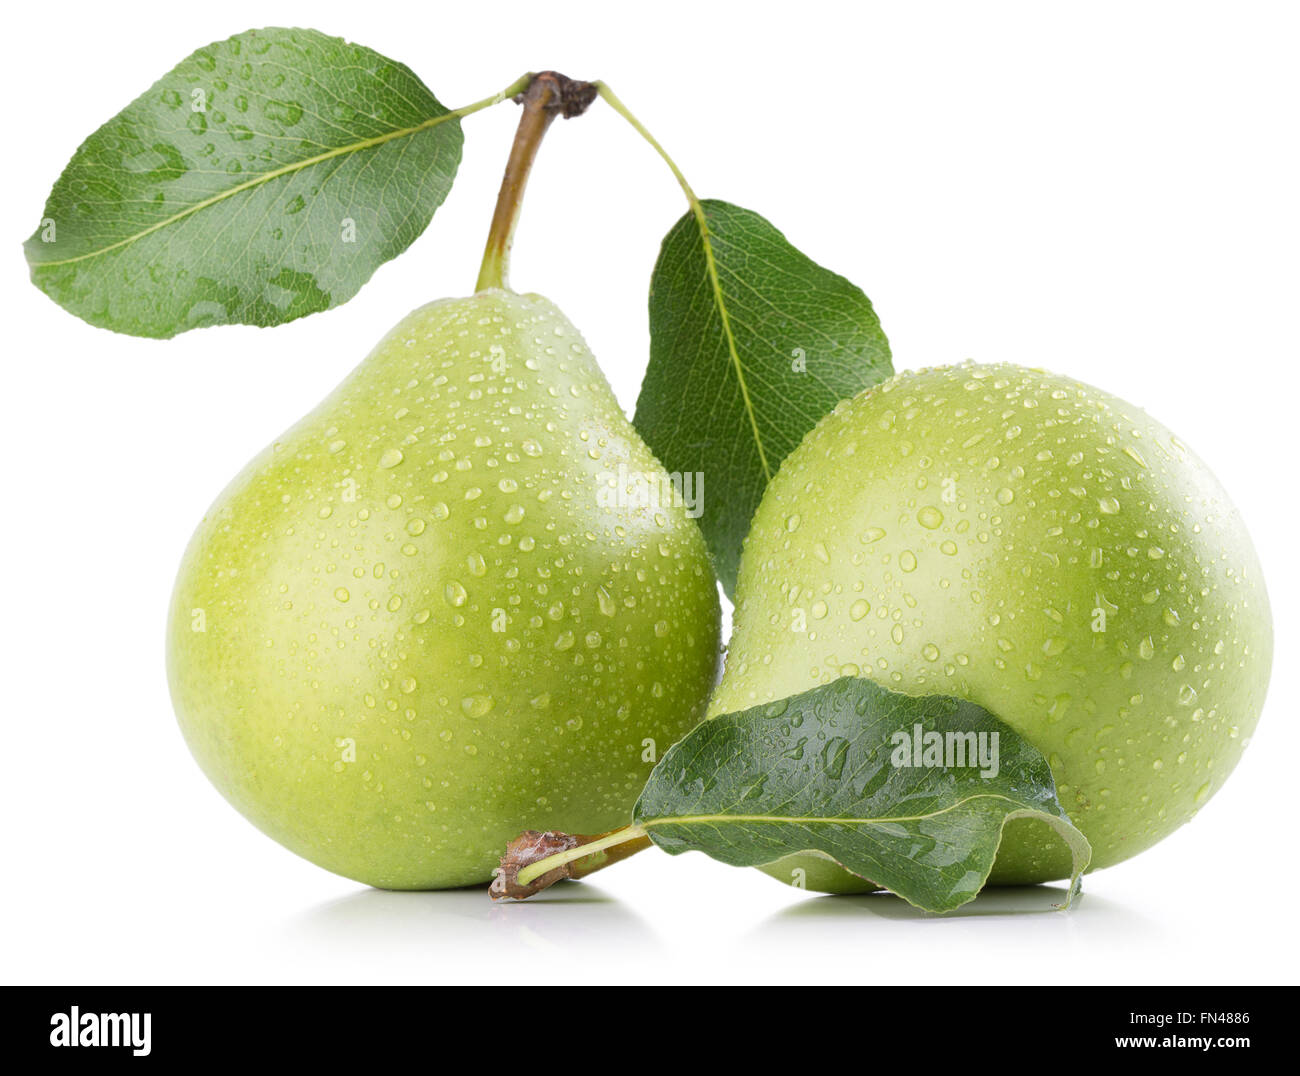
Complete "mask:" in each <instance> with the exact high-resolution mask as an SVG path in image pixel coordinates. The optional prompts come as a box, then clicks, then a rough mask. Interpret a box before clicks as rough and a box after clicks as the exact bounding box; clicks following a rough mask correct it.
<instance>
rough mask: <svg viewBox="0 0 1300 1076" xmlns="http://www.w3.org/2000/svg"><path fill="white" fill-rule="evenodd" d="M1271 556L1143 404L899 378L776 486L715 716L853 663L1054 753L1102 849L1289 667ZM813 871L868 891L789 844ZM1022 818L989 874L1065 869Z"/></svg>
mask: <svg viewBox="0 0 1300 1076" xmlns="http://www.w3.org/2000/svg"><path fill="white" fill-rule="evenodd" d="M1272 647H1273V638H1272V625H1271V620H1270V616H1269V605H1268V598H1267V595H1266V593H1265V589H1264V581H1263V577H1262V575H1261V571H1260V566H1259V562H1258V560H1257V559H1256V555H1255V551H1254V548H1253V547H1252V545H1251V541H1250V537H1249V535H1248V534H1247V533H1246V529H1245V527H1244V526H1243V524H1242V521H1241V518H1240V517H1239V516H1238V514H1237V512H1236V510H1235V509H1234V508H1233V506H1232V504H1231V502H1230V501H1229V500H1228V497H1227V494H1225V493H1224V491H1223V489H1222V487H1221V486H1220V485H1219V483H1218V482H1217V481H1216V480H1215V478H1214V476H1213V475H1212V474H1211V473H1210V472H1209V470H1208V469H1207V468H1206V466H1205V464H1203V463H1202V462H1201V461H1200V460H1199V459H1198V458H1197V457H1196V456H1195V455H1194V454H1193V453H1192V452H1191V450H1190V449H1188V448H1187V446H1186V445H1184V444H1183V443H1182V442H1181V441H1180V440H1178V439H1177V438H1176V437H1175V436H1174V435H1173V434H1171V433H1170V432H1169V431H1168V430H1167V429H1165V428H1164V427H1163V426H1161V425H1160V424H1159V423H1157V422H1155V421H1153V420H1152V419H1150V418H1149V417H1148V416H1147V415H1146V414H1145V413H1144V412H1142V411H1141V410H1139V409H1138V408H1135V407H1133V406H1131V405H1129V404H1127V403H1125V402H1124V401H1122V400H1118V399H1116V398H1115V397H1113V396H1109V395H1106V394H1105V393H1103V392H1100V391H1098V390H1097V389H1094V388H1091V387H1090V386H1087V385H1084V384H1081V383H1079V382H1077V381H1072V380H1070V379H1069V378H1065V377H1057V376H1054V375H1051V374H1047V373H1043V372H1041V371H1038V370H1029V369H1025V368H1023V367H1018V366H1010V365H995V366H975V365H969V364H967V365H963V366H957V367H948V368H940V369H930V370H923V371H919V372H914V373H903V374H900V375H898V376H897V377H895V378H893V379H892V380H890V381H888V382H886V383H884V384H883V385H880V386H877V387H876V388H873V389H871V390H868V391H866V392H864V393H862V394H861V395H859V396H857V397H856V398H854V399H853V400H851V401H848V402H846V403H844V404H841V405H840V406H839V407H838V408H836V410H835V411H834V412H832V413H831V414H830V415H828V416H826V417H825V418H824V419H823V420H822V421H821V423H820V424H819V425H818V426H817V427H816V428H814V429H813V430H812V432H810V433H809V434H808V436H807V437H806V438H805V439H804V441H803V443H802V444H801V445H800V446H799V447H798V448H797V449H796V450H795V451H794V452H792V453H791V454H790V455H789V457H788V458H787V459H786V460H785V461H784V463H783V464H782V466H781V468H780V471H779V472H778V474H777V475H776V476H775V478H774V479H773V481H772V483H771V484H770V486H769V487H768V489H767V491H766V493H765V495H764V497H763V500H762V503H761V504H760V506H759V508H758V510H757V512H756V514H755V517H754V521H753V527H752V530H751V532H750V534H749V537H748V539H747V540H746V543H745V547H744V554H743V559H742V561H741V566H740V575H739V580H738V584H737V602H736V610H735V630H734V634H733V636H732V639H731V642H730V644H729V647H728V655H727V662H726V667H725V670H724V673H723V677H722V681H721V683H720V685H719V687H718V688H717V690H716V692H715V694H714V696H713V699H712V701H711V704H710V716H713V715H716V714H719V713H724V712H729V711H735V710H739V709H742V708H743V707H747V706H752V705H754V704H756V703H758V702H761V701H764V700H769V699H778V698H782V697H785V696H788V695H791V694H793V693H795V692H799V691H804V690H807V689H808V688H810V687H813V686H814V685H817V684H821V683H825V682H827V681H829V680H833V679H835V678H837V677H840V676H844V675H852V676H864V677H869V678H871V679H873V680H876V681H878V682H879V683H881V684H882V685H884V686H886V687H888V688H891V689H892V690H895V691H903V692H907V693H909V694H917V695H919V694H935V693H939V694H951V695H958V696H961V697H962V698H965V699H969V700H971V701H973V702H976V703H978V704H979V705H981V706H984V707H986V708H987V709H989V710H990V711H992V712H993V713H995V714H997V715H998V716H1000V717H1001V718H1002V719H1003V720H1004V721H1006V722H1007V723H1008V724H1010V725H1011V726H1013V727H1014V728H1015V729H1016V730H1017V731H1018V732H1019V733H1020V734H1022V735H1023V736H1025V737H1026V738H1027V739H1028V740H1029V741H1030V742H1031V743H1032V744H1034V745H1035V746H1036V747H1037V748H1038V750H1039V751H1041V752H1042V754H1043V755H1044V756H1045V757H1046V758H1047V760H1048V761H1049V763H1050V765H1051V768H1052V772H1053V774H1054V776H1055V779H1056V782H1057V791H1058V794H1059V796H1060V799H1061V803H1062V806H1064V807H1065V808H1066V810H1067V811H1068V812H1069V814H1070V816H1071V818H1072V819H1073V820H1074V822H1075V823H1076V824H1077V825H1078V827H1079V828H1080V829H1081V830H1082V831H1083V833H1084V834H1085V835H1086V836H1087V838H1088V840H1089V841H1090V842H1091V844H1092V849H1093V860H1092V865H1093V867H1094V868H1098V867H1105V866H1108V865H1110V864H1113V863H1118V862H1119V861H1121V860H1123V859H1125V858H1127V857H1129V856H1132V855H1134V854H1135V853H1137V852H1140V851H1142V850H1143V849H1145V848H1148V847H1150V846H1151V845H1153V844H1155V843H1156V842H1157V841H1159V840H1160V839H1161V838H1163V837H1165V836H1167V835H1168V834H1169V833H1171V832H1172V831H1173V830H1174V829H1176V828H1177V827H1178V826H1180V825H1182V824H1183V823H1184V822H1186V821H1187V820H1188V819H1189V818H1191V817H1192V816H1193V815H1194V814H1195V813H1196V812H1197V810H1198V809H1199V808H1200V807H1201V806H1202V805H1203V804H1204V803H1205V802H1206V801H1207V800H1208V799H1209V798H1210V797H1211V796H1212V795H1213V794H1214V793H1215V792H1216V791H1217V790H1218V789H1219V788H1220V786H1222V784H1223V782H1224V781H1225V779H1226V778H1227V776H1228V774H1229V773H1230V772H1231V771H1232V769H1233V767H1234V766H1235V765H1236V763H1237V760H1238V759H1239V757H1240V756H1241V752H1242V749H1243V748H1244V747H1245V745H1246V743H1247V741H1248V740H1249V739H1250V736H1251V733H1252V731H1253V729H1254V728H1255V723H1256V721H1257V719H1258V717H1259V713H1260V709H1261V707H1262V705H1263V702H1264V694H1265V690H1266V688H1267V685H1268V678H1269V670H1270V665H1271V661H1272ZM796 866H797V867H802V868H803V869H804V870H806V872H807V877H806V884H807V885H808V886H809V888H816V889H823V890H829V891H856V890H861V889H863V888H866V887H865V885H864V883H863V882H862V880H861V879H857V878H854V877H853V876H851V875H849V874H848V873H847V872H845V871H843V870H841V869H840V868H838V867H837V866H835V865H834V864H832V863H830V862H828V861H826V860H825V859H815V858H813V857H811V856H801V857H791V858H787V859H786V860H782V861H779V862H778V863H776V864H774V865H772V866H771V867H769V868H766V869H768V870H769V873H771V874H773V876H775V877H777V878H780V879H782V880H786V881H789V880H791V878H792V875H791V871H792V868H794V867H796ZM1069 873H1070V870H1069V858H1068V856H1067V854H1066V852H1065V849H1064V846H1063V845H1062V844H1061V842H1059V841H1058V840H1057V839H1056V838H1055V837H1054V836H1053V835H1052V834H1051V833H1050V831H1049V830H1048V829H1047V827H1046V826H1045V825H1044V824H1043V823H1041V822H1037V821H1032V820H1016V821H1012V822H1011V823H1010V824H1009V825H1008V827H1007V829H1006V831H1005V833H1004V837H1003V842H1002V845H1001V847H1000V849H999V852H998V857H997V862H996V865H995V867H994V871H993V875H992V878H991V880H992V881H993V882H995V883H1030V882H1042V881H1048V880H1052V879H1058V878H1065V877H1068V876H1069Z"/></svg>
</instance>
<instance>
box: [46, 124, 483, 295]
mask: <svg viewBox="0 0 1300 1076" xmlns="http://www.w3.org/2000/svg"><path fill="white" fill-rule="evenodd" d="M457 118H459V114H458V113H457V112H455V111H452V112H444V113H443V114H442V115H441V116H431V117H430V118H429V119H427V120H424V121H423V122H422V123H418V124H416V125H415V126H414V127H402V128H399V129H398V130H394V131H389V132H387V133H385V134H382V135H376V136H375V137H373V138H367V139H363V140H362V141H360V142H354V143H351V144H350V145H346V146H338V147H336V148H334V149H332V150H328V151H327V152H325V153H318V154H317V155H316V156H315V157H308V158H306V159H304V160H301V161H295V162H294V163H292V164H286V165H284V166H282V167H280V168H275V169H272V170H271V171H270V172H263V173H262V174H261V175H260V176H257V177H256V178H255V179H249V180H245V181H244V182H243V183H238V184H236V185H235V186H233V187H231V188H230V189H229V190H225V191H222V192H220V193H219V194H214V195H213V196H212V197H210V198H205V199H203V201H201V202H195V203H194V205H192V206H189V207H187V208H185V209H183V210H181V211H180V212H179V213H173V214H172V215H171V216H170V217H167V218H166V219H164V220H160V221H158V222H157V223H155V224H151V225H150V226H149V227H148V228H144V229H142V230H141V231H139V232H136V233H135V234H134V235H129V236H127V237H126V238H124V239H119V240H117V242H115V243H110V244H109V245H108V246H105V247H100V248H99V249H98V250H90V251H87V252H86V253H84V254H78V255H76V256H74V257H71V258H60V259H57V260H54V261H43V262H36V263H35V264H34V265H33V266H32V268H33V270H41V269H48V268H52V267H55V266H60V265H72V264H74V263H76V262H81V261H86V260H87V259H89V258H97V257H99V256H100V255H102V254H108V253H110V252H112V251H114V250H118V249H120V248H121V247H125V246H129V245H130V244H132V243H135V242H137V241H138V240H140V239H143V238H144V237H145V236H147V235H152V234H153V233H154V232H156V231H159V230H161V229H162V228H166V227H167V226H168V225H171V224H175V223H176V222H177V221H179V220H184V219H185V218H186V217H188V216H191V215H192V214H194V213H197V212H198V211H199V210H201V209H206V208H207V207H208V206H211V205H216V204H217V203H218V202H222V201H224V200H225V199H227V198H231V197H233V196H234V195H236V194H239V193H241V192H242V191H246V190H251V189H252V188H254V187H257V186H260V185H261V184H263V183H269V182H270V181H271V180H273V179H278V178H279V177H280V176H285V175H290V174H292V173H294V172H298V171H301V170H302V169H304V168H310V167H311V166H312V165H315V164H320V163H321V162H322V161H328V160H331V159H333V158H334V157H341V156H343V155H344V154H348V153H357V152H359V151H361V150H364V149H370V148H372V147H374V146H380V145H383V144H384V143H386V142H392V141H393V140H395V139H398V138H405V137H407V136H409V135H414V134H419V133H420V132H421V131H427V130H430V129H431V128H434V127H437V126H438V125H439V124H440V123H444V122H446V121H447V120H453V119H457Z"/></svg>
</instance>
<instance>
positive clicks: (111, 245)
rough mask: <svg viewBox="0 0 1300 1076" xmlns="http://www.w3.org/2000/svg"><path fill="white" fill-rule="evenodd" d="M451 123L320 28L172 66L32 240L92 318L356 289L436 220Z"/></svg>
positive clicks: (120, 119) (310, 304)
mask: <svg viewBox="0 0 1300 1076" xmlns="http://www.w3.org/2000/svg"><path fill="white" fill-rule="evenodd" d="M461 142H462V136H461V130H460V124H459V121H458V120H457V119H456V117H454V116H452V115H450V114H449V113H448V112H447V110H446V109H445V108H443V106H442V105H441V104H439V103H438V101H437V100H436V99H435V98H434V96H433V94H432V93H430V92H429V90H428V89H427V88H426V87H425V86H424V85H423V84H422V83H421V82H420V80H419V79H418V78H416V77H415V75H414V74H412V73H411V71H410V70H409V69H408V68H406V67H405V66H403V65H402V64H399V63H395V62H394V61H392V60H389V59H386V58H384V57H383V56H381V55H379V54H378V53H376V52H373V51H371V50H370V49H367V48H363V47H362V46H360V45H354V44H350V43H348V42H345V41H343V40H342V39H340V38H336V37H327V36H326V35H325V34H321V33H318V32H317V31H315V30H284V29H265V30H249V31H247V32H246V33H242V34H238V35H236V36H235V37H232V38H229V39H228V40H226V41H218V42H215V43H213V44H211V45H208V46H205V47H204V48H201V49H199V50H198V51H196V52H194V53H193V54H192V55H190V56H188V57H186V59H184V60H182V61H181V63H179V64H178V65H177V66H176V67H175V68H174V69H172V70H171V71H169V72H168V73H167V74H166V75H164V76H163V77H162V78H161V79H159V80H158V81H157V82H156V83H154V85H153V86H152V87H150V88H149V89H148V90H146V91H145V92H144V93H143V94H142V95H141V96H140V97H138V98H137V99H136V100H135V101H133V102H132V103H131V104H129V105H127V107H126V108H124V109H123V110H122V111H121V112H119V113H118V114H117V115H116V116H114V117H113V118H112V119H111V120H109V121H108V122H107V123H105V124H104V125H103V126H102V127H100V128H99V130H97V131H95V132H94V134H92V135H91V136H90V137H89V138H87V139H86V141H85V142H83V143H82V145H81V147H80V148H79V149H78V150H77V152H76V154H75V155H74V156H73V158H72V160H71V162H70V163H69V164H68V166H67V168H66V169H65V170H64V172H63V175H62V176H60V177H59V180H58V182H57V183H55V185H54V189H53V190H52V191H51V193H50V197H49V200H48V201H47V203H46V205H45V211H44V213H43V215H42V220H41V223H40V225H39V226H38V227H37V229H36V231H35V233H34V234H33V235H32V237H31V238H30V239H29V240H28V241H27V243H26V253H27V260H28V262H29V264H30V266H31V275H32V280H33V282H34V283H35V284H36V285H37V286H38V287H39V288H41V290H43V291H44V292H45V293H46V294H47V295H49V296H50V298H52V299H54V301H55V302H57V303H59V304H60V305H61V306H63V307H65V308H66V309H68V310H70V311H71V312H72V313H74V314H76V315H77V316H78V317H81V318H84V319H85V320H86V321H88V322H90V323H91V324H92V325H98V326H102V327H104V328H108V329H113V330H115V331H117V332H124V333H132V334H135V335H138V336H153V337H166V336H172V335H174V334H176V333H178V332H183V331H184V330H186V329H193V328H197V327H200V326H205V325H220V324H225V323H228V322H242V323H246V324H251V325H277V324H280V323H282V322H286V321H291V320H293V319H294V318H298V317H302V316H303V315H305V314H311V313H315V312H317V311H320V310H325V309H328V308H329V307H332V306H337V305H338V304H339V303H342V302H345V301H346V300H347V299H349V298H351V297H352V296H353V295H354V294H355V293H356V292H357V290H358V289H359V288H360V287H361V285H362V284H364V283H365V282H366V281H367V280H368V279H369V278H370V276H371V274H372V273H374V271H375V269H376V268H378V266H380V265H381V264H383V263H384V262H385V261H387V260H388V259H389V258H392V257H394V256H396V255H397V254H400V253H401V252H402V251H403V250H405V249H406V247H407V246H409V245H410V243H411V242H412V241H413V240H414V239H415V238H416V236H418V235H419V234H420V233H421V232H422V231H423V230H424V228H425V227H426V226H427V225H428V223H429V220H430V218H431V217H432V216H433V212H434V210H435V209H436V208H437V207H438V206H439V205H440V204H441V203H442V201H443V199H444V198H445V197H446V196H447V192H448V191H449V190H450V188H451V183H452V180H453V178H454V177H455V174H456V168H457V166H458V164H459V163H460V153H461Z"/></svg>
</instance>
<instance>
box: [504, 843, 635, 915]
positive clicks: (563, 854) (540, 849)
mask: <svg viewBox="0 0 1300 1076" xmlns="http://www.w3.org/2000/svg"><path fill="white" fill-rule="evenodd" d="M649 847H650V837H649V835H647V833H646V831H645V830H644V829H643V828H642V827H641V826H639V825H635V824H633V825H630V826H624V827H623V828H622V829H616V830H612V831H610V832H609V833H597V834H595V835H594V836H584V835H582V834H568V833H561V832H560V831H558V830H548V831H546V832H545V833H539V832H538V831H537V830H531V829H530V830H525V831H524V832H523V833H521V834H519V836H518V837H516V838H515V839H514V840H513V841H511V842H510V844H509V845H507V847H506V854H505V855H504V856H502V857H501V867H500V868H499V869H498V870H497V872H496V877H495V878H493V879H492V885H491V887H490V888H489V890H488V892H489V894H490V895H491V897H492V899H493V900H502V899H509V900H527V899H528V898H529V897H532V896H535V895H536V894H538V893H540V892H541V891H542V890H543V889H547V888H549V887H550V886H552V885H554V884H555V883H556V882H559V881H563V880H564V879H565V878H585V877H586V876H587V875H589V874H594V873H595V872H596V871H598V870H602V869H603V868H605V867H608V866H609V865H610V864H611V863H617V862H619V861H620V860H623V859H627V857H628V856H632V855H636V853H637V852H640V851H642V850H643V849H646V848H649Z"/></svg>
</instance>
